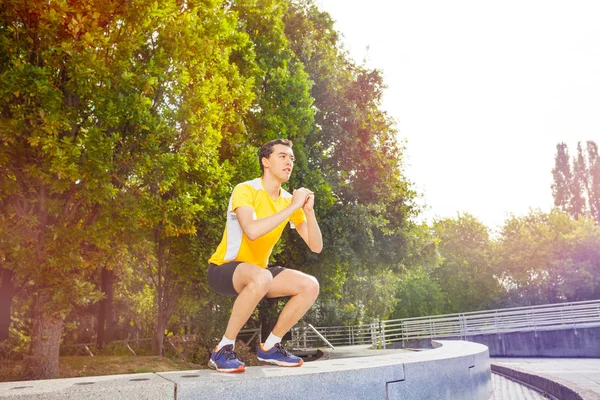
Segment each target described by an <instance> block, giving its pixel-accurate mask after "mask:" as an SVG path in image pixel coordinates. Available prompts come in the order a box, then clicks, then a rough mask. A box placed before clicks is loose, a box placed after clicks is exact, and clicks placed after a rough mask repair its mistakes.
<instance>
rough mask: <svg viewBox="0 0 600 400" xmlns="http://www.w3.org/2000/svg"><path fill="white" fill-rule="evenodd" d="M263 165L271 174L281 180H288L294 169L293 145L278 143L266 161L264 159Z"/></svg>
mask: <svg viewBox="0 0 600 400" xmlns="http://www.w3.org/2000/svg"><path fill="white" fill-rule="evenodd" d="M263 165H264V167H265V171H268V173H269V174H271V175H272V176H274V177H275V178H277V179H278V180H279V181H281V182H287V181H288V180H289V179H290V175H292V170H293V169H294V152H293V151H292V149H291V147H288V146H286V145H283V144H276V145H275V146H273V152H272V153H271V155H270V156H269V158H268V159H267V160H266V161H265V160H264V159H263Z"/></svg>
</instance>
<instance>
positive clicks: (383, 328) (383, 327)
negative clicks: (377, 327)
mask: <svg viewBox="0 0 600 400" xmlns="http://www.w3.org/2000/svg"><path fill="white" fill-rule="evenodd" d="M381 343H382V344H383V348H384V349H385V321H381Z"/></svg>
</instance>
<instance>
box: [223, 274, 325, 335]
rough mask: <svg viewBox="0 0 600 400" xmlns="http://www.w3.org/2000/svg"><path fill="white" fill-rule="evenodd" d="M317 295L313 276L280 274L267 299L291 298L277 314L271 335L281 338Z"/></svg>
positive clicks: (272, 284) (317, 291)
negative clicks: (277, 317)
mask: <svg viewBox="0 0 600 400" xmlns="http://www.w3.org/2000/svg"><path fill="white" fill-rule="evenodd" d="M238 268H239V267H238ZM318 295H319V282H318V281H317V280H316V279H315V278H314V277H313V276H310V275H307V274H305V273H303V272H300V271H296V270H293V269H286V270H284V271H282V272H280V273H279V274H278V275H277V276H276V277H275V278H274V279H273V282H272V283H271V287H270V290H269V291H268V292H267V297H269V298H273V297H286V296H292V297H291V298H290V299H289V300H288V302H287V304H286V305H285V307H284V308H283V310H282V311H281V314H279V319H278V320H277V324H275V327H274V328H273V334H274V335H275V336H279V337H283V335H285V334H286V333H287V331H289V330H290V329H291V328H292V327H293V326H294V325H295V324H296V323H297V322H298V321H299V320H300V318H302V316H303V315H304V314H306V311H308V309H309V308H310V307H311V306H312V305H313V303H314V302H315V300H316V299H317V296H318ZM228 337H229V336H228Z"/></svg>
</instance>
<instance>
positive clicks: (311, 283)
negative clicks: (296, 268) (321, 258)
mask: <svg viewBox="0 0 600 400" xmlns="http://www.w3.org/2000/svg"><path fill="white" fill-rule="evenodd" d="M302 291H303V292H304V293H306V294H310V295H311V296H313V297H314V298H315V299H316V298H317V296H318V295H319V281H318V280H317V278H315V277H314V276H311V275H308V277H307V279H305V280H304V283H303V285H302Z"/></svg>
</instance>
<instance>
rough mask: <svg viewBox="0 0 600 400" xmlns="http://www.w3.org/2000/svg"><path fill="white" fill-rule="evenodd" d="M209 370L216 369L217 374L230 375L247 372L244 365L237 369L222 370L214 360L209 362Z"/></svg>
mask: <svg viewBox="0 0 600 400" xmlns="http://www.w3.org/2000/svg"><path fill="white" fill-rule="evenodd" d="M208 368H210V369H214V370H215V371H217V372H225V373H230V374H231V373H236V372H244V371H246V367H244V366H243V365H240V366H239V367H237V368H236V369H222V368H219V367H218V366H217V364H216V363H215V362H214V361H213V360H208Z"/></svg>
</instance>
